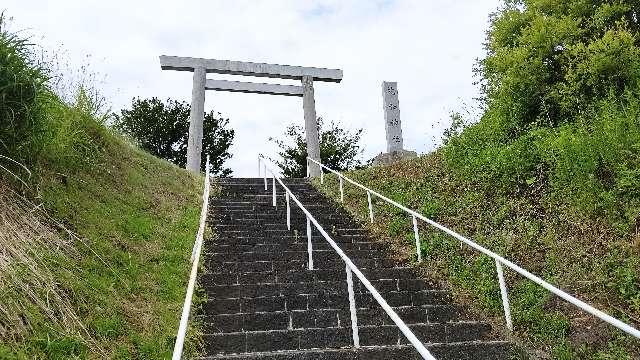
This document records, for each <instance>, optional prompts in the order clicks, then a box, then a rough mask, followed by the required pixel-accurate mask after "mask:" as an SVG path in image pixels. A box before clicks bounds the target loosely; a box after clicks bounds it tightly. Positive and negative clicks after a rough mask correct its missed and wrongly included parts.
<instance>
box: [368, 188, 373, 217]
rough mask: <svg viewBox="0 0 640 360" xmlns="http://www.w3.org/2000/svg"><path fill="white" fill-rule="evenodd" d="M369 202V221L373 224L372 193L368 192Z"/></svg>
mask: <svg viewBox="0 0 640 360" xmlns="http://www.w3.org/2000/svg"><path fill="white" fill-rule="evenodd" d="M367 202H368V203H369V219H370V220H371V222H372V223H373V205H371V191H369V190H367Z"/></svg>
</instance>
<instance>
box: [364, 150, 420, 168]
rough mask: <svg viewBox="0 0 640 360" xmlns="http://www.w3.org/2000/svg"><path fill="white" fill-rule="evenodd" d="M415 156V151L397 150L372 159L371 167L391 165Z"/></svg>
mask: <svg viewBox="0 0 640 360" xmlns="http://www.w3.org/2000/svg"><path fill="white" fill-rule="evenodd" d="M417 156H418V154H417V153H416V152H415V151H410V150H397V151H393V152H388V153H381V154H378V156H376V157H375V158H374V159H373V166H385V165H391V164H393V163H396V162H398V161H404V160H408V159H413V158H415V157H417Z"/></svg>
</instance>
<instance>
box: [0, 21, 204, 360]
mask: <svg viewBox="0 0 640 360" xmlns="http://www.w3.org/2000/svg"><path fill="white" fill-rule="evenodd" d="M4 25H5V23H4V19H3V18H0V116H1V118H0V155H1V156H0V186H1V187H0V192H3V191H5V189H7V186H5V185H6V183H11V182H13V183H11V184H9V185H13V184H15V183H17V181H16V178H15V177H14V176H13V175H16V176H17V177H20V178H21V179H22V180H23V182H20V186H21V188H20V190H27V191H25V192H24V193H26V196H29V197H30V199H31V201H32V202H35V203H37V205H35V204H34V205H33V207H34V208H29V209H28V210H29V214H30V216H37V217H38V219H37V223H38V224H39V226H40V228H47V229H50V230H49V231H50V232H51V233H52V234H58V232H59V234H58V235H56V236H59V237H60V238H63V240H64V241H63V245H64V246H57V247H56V246H50V247H46V246H44V247H42V248H30V249H29V250H30V251H29V252H28V253H27V256H26V257H25V258H20V259H19V260H20V261H17V262H13V263H12V262H11V261H12V260H15V259H14V258H13V257H12V256H14V255H15V254H13V253H12V252H11V248H8V247H7V244H5V243H2V244H0V248H2V249H3V251H4V252H5V255H7V256H8V258H7V257H6V256H5V257H3V259H4V260H7V259H9V263H8V266H4V267H2V266H0V298H2V301H0V303H1V306H0V308H1V310H2V313H1V314H0V327H2V329H3V331H2V333H1V334H0V358H1V359H45V358H48V359H68V358H121V359H132V358H134V359H164V358H169V357H170V356H171V351H172V347H173V342H174V337H175V331H176V329H177V327H178V321H179V314H180V309H181V306H182V302H183V300H184V287H185V281H186V279H187V275H188V268H189V255H190V253H191V246H192V244H193V236H194V231H195V229H196V228H197V223H198V220H199V210H200V209H199V207H200V201H201V200H200V199H199V195H200V193H201V187H202V185H201V179H200V178H199V177H196V176H194V175H192V174H190V173H188V172H187V171H185V170H182V169H179V168H177V167H176V166H174V165H172V164H169V163H168V162H166V161H164V160H160V159H157V158H155V157H153V156H151V155H149V154H147V153H144V152H143V151H141V150H139V149H137V148H135V147H133V146H131V145H130V144H129V143H128V142H126V141H124V140H123V139H121V138H120V137H118V136H116V135H114V134H112V133H111V132H110V131H109V130H108V129H106V128H105V126H104V121H105V118H106V115H104V114H101V113H100V106H99V104H97V103H96V102H95V98H94V97H93V96H92V95H91V96H90V95H89V94H93V92H92V91H89V89H87V88H82V87H80V88H79V89H78V91H77V92H76V95H75V99H73V100H72V101H70V102H69V103H66V102H65V101H62V100H61V99H60V98H59V97H58V96H57V95H56V94H54V92H53V91H52V90H51V85H50V83H49V82H48V79H47V77H48V76H47V72H48V71H47V67H48V66H49V64H47V63H39V62H37V61H35V60H34V59H35V58H36V56H34V53H33V48H32V47H31V45H30V44H29V43H28V41H27V40H24V39H21V38H20V37H19V36H17V35H15V34H12V33H10V32H8V31H7V30H6V28H5V27H4ZM210 132H211V131H210ZM205 151H206V148H205ZM17 162H20V163H22V164H23V165H25V167H26V169H28V170H29V171H30V172H29V171H28V170H25V168H23V167H22V166H21V165H19V164H18V163H17ZM29 174H31V177H29ZM3 195H5V196H4V199H7V198H9V199H10V198H11V196H12V195H13V196H14V197H16V199H17V198H18V197H19V196H18V193H17V192H16V193H11V192H7V193H3ZM16 202H17V200H16ZM7 209H8V207H5V206H1V207H0V213H2V214H0V217H2V219H3V224H6V223H7V222H9V223H10V222H11V221H13V220H14V219H12V218H11V216H8V215H7V214H6V213H5V212H6V211H7ZM11 214H12V213H9V215H11ZM33 214H36V215H33ZM34 223H35V222H34ZM29 229H30V228H29ZM27 231H28V229H27V230H25V232H27ZM2 235H3V237H0V242H2V241H4V240H5V239H14V238H12V236H13V235H14V234H11V233H10V234H7V233H2ZM39 235H40V233H38V232H36V231H35V230H34V231H33V236H32V237H33V238H38V237H39ZM16 236H17V235H16ZM52 236H53V235H52ZM54 245H56V244H54ZM54 247H55V248H54ZM7 249H8V250H7ZM5 250H7V251H5ZM19 254H20V253H19ZM32 258H33V259H36V260H37V263H38V264H44V268H46V273H47V274H52V275H53V279H52V281H53V283H54V285H55V287H54V289H55V290H59V291H57V292H56V291H48V290H49V289H48V288H45V289H41V288H39V287H29V286H25V287H23V288H16V287H15V286H13V285H14V284H16V283H17V284H27V285H28V284H33V283H36V284H38V281H39V282H40V283H42V282H44V281H48V280H49V279H48V278H46V279H41V278H39V275H40V273H38V272H37V271H36V270H37V269H34V268H30V265H31V264H32V263H35V261H29V260H33V259H32ZM4 264H5V265H7V263H6V261H5V262H4ZM18 280H23V281H18ZM16 294H18V295H20V294H21V296H15V295H16ZM25 294H26V295H25ZM38 296H40V298H39V301H37V300H38ZM59 297H62V298H64V299H65V305H69V306H68V308H65V309H67V310H68V311H67V312H65V313H63V314H62V315H64V316H66V318H65V317H62V316H59V314H58V313H54V310H52V309H55V306H54V305H55V301H56V299H58V298H59ZM7 309H9V310H11V311H12V313H6V312H5V311H6V310H7ZM16 313H17V314H16ZM52 314H53V315H52ZM7 315H16V318H18V319H19V322H20V324H21V329H19V330H16V329H13V328H11V325H12V323H11V321H12V319H11V318H6V316H7ZM69 323H72V324H74V325H75V326H72V327H70V326H66V325H68V324H69ZM78 324H79V325H78ZM7 325H9V327H7ZM7 328H8V329H9V330H10V331H9V333H7V332H5V331H4V330H5V329H7ZM194 330H195V331H191V332H190V337H191V338H190V339H189V341H188V350H189V351H188V352H187V353H186V354H185V355H193V354H194V350H195V347H196V345H197V339H196V338H197V333H198V332H197V329H194ZM16 334H17V335H16Z"/></svg>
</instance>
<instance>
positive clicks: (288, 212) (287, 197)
mask: <svg viewBox="0 0 640 360" xmlns="http://www.w3.org/2000/svg"><path fill="white" fill-rule="evenodd" d="M285 197H286V199H287V230H291V206H290V205H289V192H288V191H285Z"/></svg>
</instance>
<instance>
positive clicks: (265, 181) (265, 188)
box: [262, 162, 267, 191]
mask: <svg viewBox="0 0 640 360" xmlns="http://www.w3.org/2000/svg"><path fill="white" fill-rule="evenodd" d="M262 164H263V165H264V171H263V174H264V191H267V164H266V163H264V162H263V163H262Z"/></svg>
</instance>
